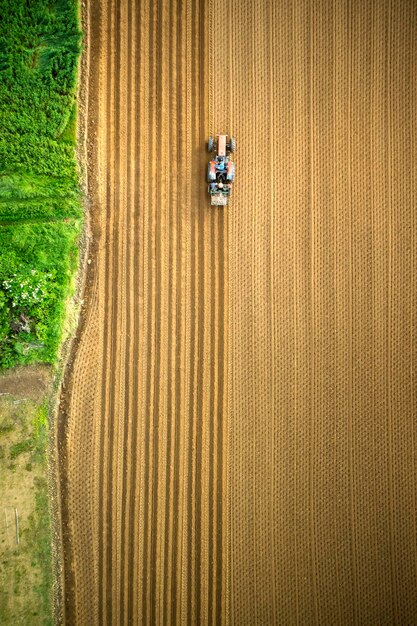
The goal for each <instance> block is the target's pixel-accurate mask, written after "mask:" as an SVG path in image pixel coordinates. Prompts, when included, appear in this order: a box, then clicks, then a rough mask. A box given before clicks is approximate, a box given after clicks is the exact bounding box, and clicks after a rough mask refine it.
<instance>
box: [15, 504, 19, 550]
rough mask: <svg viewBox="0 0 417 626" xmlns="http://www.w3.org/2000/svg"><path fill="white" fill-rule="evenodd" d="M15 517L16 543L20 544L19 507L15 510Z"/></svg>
mask: <svg viewBox="0 0 417 626" xmlns="http://www.w3.org/2000/svg"><path fill="white" fill-rule="evenodd" d="M14 517H15V520H16V543H17V544H18V545H19V514H18V512H17V509H15V510H14Z"/></svg>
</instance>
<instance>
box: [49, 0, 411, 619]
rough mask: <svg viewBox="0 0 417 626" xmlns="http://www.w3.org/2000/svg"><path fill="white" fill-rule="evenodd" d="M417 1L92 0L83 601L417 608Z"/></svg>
mask: <svg viewBox="0 0 417 626" xmlns="http://www.w3.org/2000/svg"><path fill="white" fill-rule="evenodd" d="M416 12H417V4H416V2H415V1H414V0H410V1H407V2H391V3H390V2H389V1H388V0H387V1H386V2H385V1H384V2H379V3H374V2H371V1H367V0H366V1H362V2H356V1H355V2H350V3H348V2H344V1H342V0H340V1H339V0H337V1H336V2H334V3H329V2H327V1H326V0H319V1H317V2H314V3H313V2H307V1H304V0H295V1H294V2H265V1H263V0H223V1H222V2H220V0H209V1H208V2H205V1H204V0H200V1H195V0H175V1H174V0H172V2H165V1H163V0H158V1H156V2H153V1H151V0H146V1H144V2H140V3H139V2H134V1H132V2H121V0H108V1H107V2H104V1H103V2H100V3H99V4H98V3H90V4H88V3H87V6H86V10H85V20H86V24H87V26H88V28H87V52H86V54H87V58H88V63H86V64H85V67H87V68H88V92H87V98H86V102H85V106H86V119H87V120H88V128H87V137H86V143H85V147H86V151H87V156H88V164H89V171H88V181H87V189H88V194H89V198H90V200H91V230H92V235H93V243H92V248H91V250H90V257H91V259H92V263H91V264H90V265H88V267H87V293H86V296H85V312H84V314H83V317H82V321H81V327H80V331H79V334H78V337H77V342H76V348H77V349H76V351H75V352H74V353H73V355H72V357H71V359H70V363H71V368H70V370H69V372H68V375H67V380H66V389H65V394H64V395H63V397H62V401H61V415H60V428H61V442H60V445H61V461H62V465H61V486H62V496H63V536H64V553H65V583H66V587H65V601H66V602H65V613H66V619H67V622H68V623H77V624H99V623H100V624H108V625H110V624H127V623H137V624H156V623H158V624H182V623H190V624H195V623H204V624H214V623H216V624H220V623H222V624H228V623H230V624H236V625H239V626H240V625H243V624H248V625H254V624H262V625H263V624H292V623H301V624H336V623H339V624H347V623H349V624H351V623H352V624H353V623H357V624H359V623H361V624H378V625H379V624H392V623H398V624H411V623H415V622H416V621H417V600H416V598H417V596H416V594H415V578H416V573H417V569H416V568H417V554H416V538H417V537H416V531H415V512H416V508H415V497H416V496H415V494H416V489H415V486H416V461H415V446H416V441H415V440H416V427H415V423H416V422H415V418H416V413H417V411H416V408H417V406H416V394H415V370H416V351H415V339H416V329H417V326H416V324H415V310H416V291H417V290H416V280H415V276H416V271H415V270H416V264H415V249H416V246H415V241H416V232H415V230H416V222H415V210H416V206H415V197H414V196H415V183H414V182H413V181H414V180H415V176H416V172H415V171H414V170H415V162H414V161H413V160H412V154H413V146H414V145H415V130H416V114H415V111H416V108H417V107H416V103H417V80H416V74H415V72H414V71H413V68H415V67H416V62H417V59H416V54H417V53H416V46H415V45H414V44H413V42H414V41H415V40H416V34H417V33H416V32H415V31H416V23H417V22H416V17H417V15H416ZM219 131H225V132H229V131H232V132H233V134H234V135H235V136H236V138H237V143H238V148H237V154H236V166H237V177H236V187H235V193H234V197H233V200H232V202H231V204H230V206H229V207H228V208H227V209H225V210H218V209H215V210H213V209H212V208H211V207H210V206H209V204H208V199H207V197H206V189H205V184H204V178H205V169H206V162H207V153H206V152H205V150H204V147H205V141H206V139H207V136H208V135H209V134H210V133H213V134H214V133H216V132H219ZM413 193H414V195H413Z"/></svg>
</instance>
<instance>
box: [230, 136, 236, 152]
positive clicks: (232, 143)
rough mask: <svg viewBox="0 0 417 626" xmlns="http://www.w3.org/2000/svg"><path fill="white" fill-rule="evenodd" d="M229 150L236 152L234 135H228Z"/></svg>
mask: <svg viewBox="0 0 417 626" xmlns="http://www.w3.org/2000/svg"><path fill="white" fill-rule="evenodd" d="M229 150H230V152H236V139H235V138H234V137H230V144H229Z"/></svg>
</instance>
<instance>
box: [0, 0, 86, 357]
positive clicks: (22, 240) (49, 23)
mask: <svg viewBox="0 0 417 626" xmlns="http://www.w3.org/2000/svg"><path fill="white" fill-rule="evenodd" d="M0 15H1V16H2V19H1V20H0V222H1V223H2V225H0V368H7V367H11V366H13V365H16V364H23V363H31V362H34V361H39V362H49V363H53V362H54V360H55V359H56V356H57V352H58V348H59V344H60V341H61V337H62V327H63V322H64V317H65V306H64V305H65V300H66V298H67V297H68V295H70V293H71V285H72V277H73V275H74V272H75V269H76V266H77V247H76V246H77V238H78V236H79V233H80V228H81V217H82V209H81V201H80V192H79V185H78V178H77V166H76V159H75V150H74V148H75V139H76V137H75V134H76V133H75V129H76V103H75V92H76V80H77V62H78V56H79V52H80V41H81V33H80V30H79V25H78V12H77V2H76V0H31V2H26V1H25V0H0ZM68 218H71V219H70V223H69V222H68ZM45 220H46V221H45ZM48 220H50V221H49V222H48ZM57 220H62V223H60V222H59V221H58V222H57ZM41 221H43V223H36V222H41ZM26 222H31V223H26Z"/></svg>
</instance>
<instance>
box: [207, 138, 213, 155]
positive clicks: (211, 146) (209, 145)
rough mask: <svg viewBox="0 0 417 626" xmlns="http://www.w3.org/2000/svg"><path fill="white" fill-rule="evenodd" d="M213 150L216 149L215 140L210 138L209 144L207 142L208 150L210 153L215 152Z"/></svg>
mask: <svg viewBox="0 0 417 626" xmlns="http://www.w3.org/2000/svg"><path fill="white" fill-rule="evenodd" d="M213 148H214V139H213V137H209V138H208V142H207V150H208V151H209V152H213Z"/></svg>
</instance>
